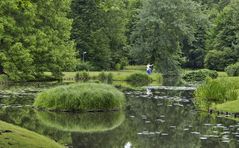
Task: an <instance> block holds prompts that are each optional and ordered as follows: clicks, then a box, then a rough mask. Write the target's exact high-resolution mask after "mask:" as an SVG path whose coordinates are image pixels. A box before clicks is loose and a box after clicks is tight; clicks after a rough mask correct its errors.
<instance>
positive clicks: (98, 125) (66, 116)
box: [37, 112, 125, 133]
mask: <svg viewBox="0 0 239 148" xmlns="http://www.w3.org/2000/svg"><path fill="white" fill-rule="evenodd" d="M37 118H38V119H39V120H40V121H41V122H42V123H43V124H44V125H46V126H48V127H51V128H56V129H58V130H62V131H68V132H90V133H92V132H104V131H108V130H112V129H114V128H116V127H118V126H119V125H120V124H121V123H122V122H123V121H124V119H125V115H124V113H123V112H105V113H103V112H102V113H61V112H60V113H53V112H37Z"/></svg>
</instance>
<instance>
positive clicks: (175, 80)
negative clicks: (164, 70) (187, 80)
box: [162, 75, 182, 86]
mask: <svg viewBox="0 0 239 148" xmlns="http://www.w3.org/2000/svg"><path fill="white" fill-rule="evenodd" d="M162 85H163V86H179V85H182V78H181V76H180V75H172V76H171V75H163V84H162Z"/></svg>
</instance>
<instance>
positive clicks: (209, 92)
mask: <svg viewBox="0 0 239 148" xmlns="http://www.w3.org/2000/svg"><path fill="white" fill-rule="evenodd" d="M238 92H239V80H238V79H233V78H220V79H214V80H213V79H210V78H208V79H207V80H206V81H205V82H204V83H203V84H202V85H201V86H199V87H198V88H197V90H196V92H195V98H196V100H195V103H196V105H197V106H198V107H199V108H200V109H203V110H207V109H209V107H210V106H211V105H212V104H221V103H224V102H226V101H232V100H236V99H238V96H239V93H238Z"/></svg>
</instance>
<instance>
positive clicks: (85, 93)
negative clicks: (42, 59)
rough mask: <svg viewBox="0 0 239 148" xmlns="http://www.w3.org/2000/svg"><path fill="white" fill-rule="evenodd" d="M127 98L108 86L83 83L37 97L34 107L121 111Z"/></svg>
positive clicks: (47, 91) (63, 87) (52, 90)
mask: <svg viewBox="0 0 239 148" xmlns="http://www.w3.org/2000/svg"><path fill="white" fill-rule="evenodd" d="M124 105H125V96H124V94H123V93H122V92H120V91H119V90H117V89H116V88H115V87H113V86H111V85H107V84H97V83H82V84H72V85H67V86H58V87H55V88H52V89H49V90H46V91H44V92H41V93H39V94H38V95H37V97H36V99H35V102H34V106H36V107H38V108H43V109H47V110H56V111H105V110H121V109H123V108H124Z"/></svg>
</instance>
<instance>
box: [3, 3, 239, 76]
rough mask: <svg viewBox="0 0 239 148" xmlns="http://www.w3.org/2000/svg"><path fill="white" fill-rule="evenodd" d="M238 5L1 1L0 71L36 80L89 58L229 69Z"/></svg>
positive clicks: (111, 64)
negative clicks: (47, 73) (45, 74)
mask: <svg viewBox="0 0 239 148" xmlns="http://www.w3.org/2000/svg"><path fill="white" fill-rule="evenodd" d="M238 12H239V1H238V0H177V1H175V0H123V1H122V0H51V1H49V0H38V1H35V0H4V1H0V73H5V74H6V75H8V77H9V78H10V79H12V80H35V79H40V78H43V77H44V72H46V71H49V72H52V73H53V76H54V77H55V78H59V77H61V76H62V71H72V70H77V67H80V65H82V64H86V65H90V67H91V69H93V70H112V69H120V68H123V67H124V66H125V65H127V64H146V63H155V64H156V65H157V69H158V70H160V71H161V72H163V73H164V74H171V73H174V74H177V73H179V67H180V66H182V67H186V68H210V69H215V70H224V68H225V67H227V66H228V65H230V64H234V63H236V62H237V61H238V51H239V50H238V47H239V46H238V36H239V25H238V22H239V19H238V18H239V15H238ZM83 57H84V59H83ZM219 58H220V60H218V59H219Z"/></svg>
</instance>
